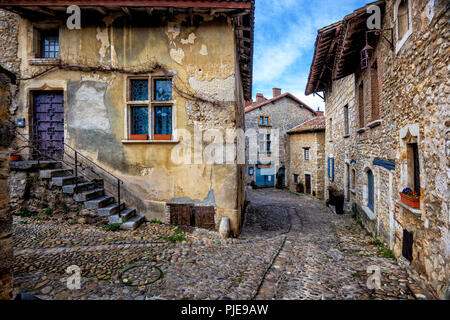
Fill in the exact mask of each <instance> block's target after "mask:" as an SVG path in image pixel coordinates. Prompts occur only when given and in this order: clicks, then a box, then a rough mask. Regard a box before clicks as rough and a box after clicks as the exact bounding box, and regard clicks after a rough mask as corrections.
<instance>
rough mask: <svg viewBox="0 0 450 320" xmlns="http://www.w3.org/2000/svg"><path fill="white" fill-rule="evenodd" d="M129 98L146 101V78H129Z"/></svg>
mask: <svg viewBox="0 0 450 320" xmlns="http://www.w3.org/2000/svg"><path fill="white" fill-rule="evenodd" d="M130 87H131V90H130V95H131V97H130V100H131V101H147V100H148V80H147V79H143V80H141V79H132V80H130Z"/></svg>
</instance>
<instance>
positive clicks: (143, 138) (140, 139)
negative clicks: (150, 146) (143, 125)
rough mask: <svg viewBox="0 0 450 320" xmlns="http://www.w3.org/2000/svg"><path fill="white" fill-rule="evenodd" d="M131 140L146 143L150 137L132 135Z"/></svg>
mask: <svg viewBox="0 0 450 320" xmlns="http://www.w3.org/2000/svg"><path fill="white" fill-rule="evenodd" d="M130 140H139V141H145V140H148V135H146V134H130Z"/></svg>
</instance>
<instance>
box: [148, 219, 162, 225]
mask: <svg viewBox="0 0 450 320" xmlns="http://www.w3.org/2000/svg"><path fill="white" fill-rule="evenodd" d="M150 222H151V223H156V224H163V222H162V221H161V220H158V219H153V220H152V221H150Z"/></svg>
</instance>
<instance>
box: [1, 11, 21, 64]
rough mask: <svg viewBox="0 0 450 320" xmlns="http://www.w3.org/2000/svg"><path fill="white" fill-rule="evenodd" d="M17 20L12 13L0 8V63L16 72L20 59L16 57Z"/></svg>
mask: <svg viewBox="0 0 450 320" xmlns="http://www.w3.org/2000/svg"><path fill="white" fill-rule="evenodd" d="M18 29H19V21H18V16H17V15H16V14H14V13H11V12H8V11H5V10H1V9H0V65H2V66H3V67H4V68H6V69H8V70H9V71H12V72H15V73H18V72H19V66H20V60H19V59H18V57H17V48H18V45H19V42H18V37H17V36H18Z"/></svg>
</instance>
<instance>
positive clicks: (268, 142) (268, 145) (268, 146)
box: [267, 141, 272, 153]
mask: <svg viewBox="0 0 450 320" xmlns="http://www.w3.org/2000/svg"><path fill="white" fill-rule="evenodd" d="M271 148H272V143H271V142H270V141H267V153H271V152H272V149H271Z"/></svg>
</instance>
